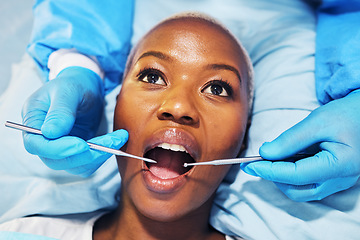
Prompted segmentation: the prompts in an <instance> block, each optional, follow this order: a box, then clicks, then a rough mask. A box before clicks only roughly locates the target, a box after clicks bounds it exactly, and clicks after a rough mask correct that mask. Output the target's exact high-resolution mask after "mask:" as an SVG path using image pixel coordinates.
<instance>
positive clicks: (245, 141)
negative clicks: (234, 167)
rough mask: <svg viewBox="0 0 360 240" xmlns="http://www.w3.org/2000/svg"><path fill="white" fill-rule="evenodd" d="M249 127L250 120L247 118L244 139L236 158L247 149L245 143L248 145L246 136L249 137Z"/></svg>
mask: <svg viewBox="0 0 360 240" xmlns="http://www.w3.org/2000/svg"><path fill="white" fill-rule="evenodd" d="M250 125H251V118H250V117H249V119H248V121H247V123H246V131H245V135H244V139H243V142H242V145H241V148H240V152H239V154H238V156H240V155H241V153H242V152H243V151H244V150H245V149H246V148H247V143H248V136H249V128H250Z"/></svg>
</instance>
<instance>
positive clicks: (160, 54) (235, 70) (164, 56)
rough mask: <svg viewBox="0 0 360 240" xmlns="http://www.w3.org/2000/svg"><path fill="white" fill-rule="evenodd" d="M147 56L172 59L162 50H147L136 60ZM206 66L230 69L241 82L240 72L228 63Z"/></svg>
mask: <svg viewBox="0 0 360 240" xmlns="http://www.w3.org/2000/svg"><path fill="white" fill-rule="evenodd" d="M148 56H153V57H156V58H159V59H162V60H166V61H172V60H173V59H172V58H171V57H170V56H168V55H166V54H164V53H162V52H158V51H148V52H145V53H143V54H141V56H140V57H139V58H138V59H137V61H136V62H138V61H139V60H140V59H142V58H145V57H148ZM206 68H207V69H213V70H228V71H231V72H233V73H234V74H235V75H236V76H237V77H238V79H239V81H240V83H241V76H240V73H239V71H238V70H237V69H236V68H235V67H233V66H230V65H227V64H209V65H207V67H206Z"/></svg>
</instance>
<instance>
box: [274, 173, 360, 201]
mask: <svg viewBox="0 0 360 240" xmlns="http://www.w3.org/2000/svg"><path fill="white" fill-rule="evenodd" d="M357 180H358V177H346V178H333V179H330V180H328V181H325V182H323V183H312V184H307V185H291V184H285V183H275V184H276V186H277V187H278V188H279V189H280V190H281V191H282V192H283V193H284V194H285V195H286V196H287V197H289V198H290V199H292V200H294V201H297V202H304V201H316V200H321V199H323V198H325V197H327V196H329V195H331V194H333V193H336V192H339V191H342V190H345V189H348V188H350V187H352V186H354V184H355V183H356V181H357Z"/></svg>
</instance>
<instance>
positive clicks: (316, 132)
mask: <svg viewBox="0 0 360 240" xmlns="http://www.w3.org/2000/svg"><path fill="white" fill-rule="evenodd" d="M315 144H319V145H318V146H319V148H320V152H318V153H317V154H316V155H315V156H314V157H309V158H306V159H302V160H299V161H297V162H295V163H291V162H277V161H275V162H270V161H259V162H253V163H248V164H242V166H241V168H242V169H243V170H244V171H245V172H246V173H248V174H251V175H254V176H259V177H262V178H264V179H267V180H270V181H273V182H275V184H276V185H277V186H278V187H279V189H280V190H281V191H282V192H283V193H285V194H286V195H287V196H288V197H289V198H290V199H293V200H295V201H311V200H320V199H323V198H324V197H327V196H329V195H331V194H333V193H336V192H339V191H342V190H345V189H348V188H350V187H351V186H353V185H354V184H355V183H356V181H357V180H358V178H359V176H360V90H357V91H354V92H352V93H350V94H349V95H347V96H346V97H344V98H342V99H338V100H334V101H332V102H330V103H328V104H326V105H323V106H321V107H319V108H318V109H316V110H314V111H313V112H312V113H311V114H310V115H309V116H308V117H307V118H305V119H304V120H303V121H301V122H300V123H298V124H296V125H295V126H293V127H292V128H290V129H289V130H287V131H285V132H284V133H282V134H281V135H280V136H279V137H278V138H276V139H275V140H274V141H272V142H270V143H264V144H263V146H261V148H260V155H261V156H262V157H263V158H266V159H269V160H278V159H283V158H286V157H289V156H291V155H293V154H295V153H297V152H300V151H302V150H304V149H306V148H308V147H310V146H313V145H315Z"/></svg>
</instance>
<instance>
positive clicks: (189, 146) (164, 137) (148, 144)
mask: <svg viewBox="0 0 360 240" xmlns="http://www.w3.org/2000/svg"><path fill="white" fill-rule="evenodd" d="M161 143H168V144H177V145H180V146H183V147H184V148H185V149H186V151H187V152H188V153H189V154H190V156H191V157H192V158H193V159H194V160H195V161H196V160H197V159H199V157H200V154H201V153H200V147H199V144H198V143H197V141H196V140H195V138H194V137H193V136H192V135H191V134H190V133H188V132H187V131H184V130H182V129H178V128H166V129H161V130H158V131H156V132H155V133H154V134H152V136H151V137H150V138H148V139H146V140H145V144H144V146H145V149H144V154H145V153H146V152H147V151H149V150H151V149H153V148H155V147H157V146H159V145H160V144H161Z"/></svg>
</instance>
